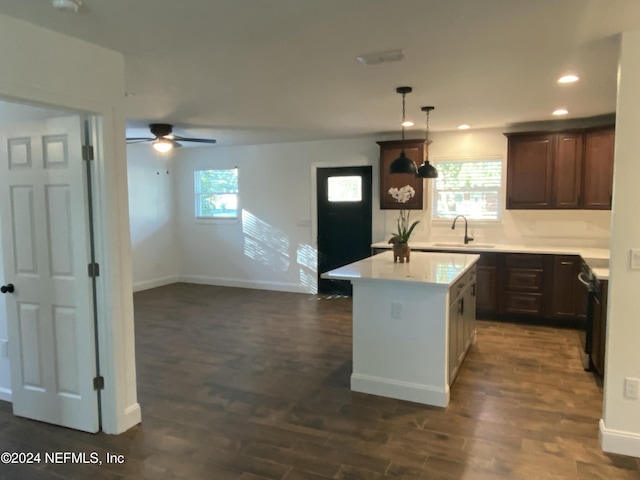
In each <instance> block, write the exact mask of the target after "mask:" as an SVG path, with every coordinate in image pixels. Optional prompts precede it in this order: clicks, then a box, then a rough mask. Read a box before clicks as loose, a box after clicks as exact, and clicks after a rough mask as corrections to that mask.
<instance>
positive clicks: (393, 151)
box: [377, 140, 426, 210]
mask: <svg viewBox="0 0 640 480" xmlns="http://www.w3.org/2000/svg"><path fill="white" fill-rule="evenodd" d="M377 143H378V145H380V208H381V209H382V210H385V209H386V210H391V209H395V210H422V208H423V204H424V192H423V187H424V179H422V178H416V177H415V176H414V175H409V174H404V173H396V174H393V175H390V174H389V165H391V162H393V161H394V160H395V159H396V158H398V157H399V156H400V152H401V151H402V147H403V145H404V152H405V154H406V155H407V157H409V158H410V159H411V160H413V161H414V162H415V164H416V167H419V166H420V165H422V163H423V162H424V158H425V154H426V148H425V143H424V140H405V141H404V144H403V142H402V141H401V140H392V141H388V142H377ZM405 185H411V186H412V187H413V189H414V190H415V191H416V194H415V196H414V197H413V198H411V199H409V201H408V202H407V203H399V202H397V201H396V200H395V199H394V198H393V197H392V196H391V195H390V194H389V189H390V188H393V187H395V188H401V187H404V186H405Z"/></svg>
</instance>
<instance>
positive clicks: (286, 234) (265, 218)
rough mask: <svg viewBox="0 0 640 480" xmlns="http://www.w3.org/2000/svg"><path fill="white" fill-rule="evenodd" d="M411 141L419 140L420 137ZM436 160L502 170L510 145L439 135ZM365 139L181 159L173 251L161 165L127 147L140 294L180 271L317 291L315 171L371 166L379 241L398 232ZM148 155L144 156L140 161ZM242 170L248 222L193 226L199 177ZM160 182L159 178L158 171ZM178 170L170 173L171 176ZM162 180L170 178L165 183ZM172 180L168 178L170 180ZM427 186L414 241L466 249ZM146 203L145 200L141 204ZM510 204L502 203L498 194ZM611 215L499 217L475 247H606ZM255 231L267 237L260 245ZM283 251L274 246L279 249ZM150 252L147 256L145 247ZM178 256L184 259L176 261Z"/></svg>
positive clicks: (494, 136) (471, 135)
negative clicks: (311, 261) (439, 218)
mask: <svg viewBox="0 0 640 480" xmlns="http://www.w3.org/2000/svg"><path fill="white" fill-rule="evenodd" d="M414 136H415V135H414ZM432 138H433V143H432V145H431V148H430V157H431V159H432V160H435V161H436V162H437V161H438V159H448V158H478V157H489V156H492V157H497V158H501V159H502V160H503V162H504V163H505V170H506V158H507V139H506V137H505V136H504V135H503V132H502V131H501V130H481V131H470V132H457V131H456V132H445V133H434V134H433V135H432ZM376 140H386V138H375V137H363V138H354V139H343V140H325V141H315V142H300V143H283V144H271V145H254V146H244V147H220V146H215V147H196V148H182V149H180V150H177V151H175V153H174V154H173V158H172V159H171V160H170V161H169V165H171V167H172V168H173V169H174V170H175V172H176V176H175V180H176V185H175V195H176V198H177V205H176V211H175V213H176V215H177V219H176V220H175V225H176V228H177V232H176V236H175V237H174V242H173V243H172V237H171V232H170V231H169V228H168V226H169V225H171V220H170V219H168V218H167V214H168V211H169V209H170V207H169V206H168V205H164V206H160V205H159V203H158V201H157V200H156V199H158V198H159V197H162V196H163V195H168V194H170V192H171V188H172V187H171V184H170V182H169V181H163V180H162V179H158V178H154V176H156V177H157V175H156V171H157V170H158V169H157V168H156V167H158V165H159V164H161V162H160V163H158V160H157V159H156V157H155V156H154V155H153V154H152V153H150V152H151V151H152V149H151V148H150V147H149V145H141V146H129V150H128V152H129V169H130V176H131V179H130V192H131V193H132V195H134V196H135V200H134V199H133V198H134V197H133V196H132V201H131V207H130V209H131V220H132V225H131V231H132V236H133V248H134V279H135V281H136V285H137V286H139V287H140V288H147V287H148V286H154V285H160V284H163V283H171V281H172V280H171V279H172V278H173V275H174V273H175V272H177V274H178V275H179V278H180V279H181V280H182V281H186V282H194V283H208V284H216V285H229V286H239V287H249V288H264V289H273V290H286V291H296V292H315V286H314V285H312V284H310V282H309V278H310V277H313V276H315V275H316V272H315V271H312V270H311V269H309V268H308V266H307V265H305V263H306V262H305V261H303V260H302V259H301V258H300V257H301V255H300V252H301V251H302V252H303V255H302V256H304V257H305V258H306V257H307V256H308V255H307V253H308V252H314V251H315V246H316V243H315V237H316V232H315V220H316V219H315V211H314V210H315V208H316V207H315V198H314V197H315V185H314V179H315V177H314V167H322V166H340V165H372V166H373V196H374V198H373V210H374V211H373V241H374V242H378V241H385V240H387V239H388V237H389V233H390V232H391V231H392V230H393V228H394V227H395V223H396V217H397V211H381V210H380V209H379V202H378V198H379V171H378V168H379V167H378V165H379V163H378V158H379V147H378V145H377V144H376ZM145 149H146V154H145V153H144V152H145ZM236 166H237V167H238V168H239V186H240V202H241V204H240V208H241V209H242V211H243V212H244V220H243V221H238V222H224V223H212V222H207V221H197V220H195V219H194V217H193V208H194V199H193V185H194V180H193V173H194V171H195V170H199V169H208V168H233V167H236ZM159 171H160V173H161V175H160V176H161V177H162V174H163V172H162V170H159ZM172 175H173V170H171V175H169V176H170V177H171V176H172ZM165 176H166V175H165ZM165 180H168V179H165ZM432 182H433V181H432V180H426V181H425V184H426V189H425V205H426V208H425V210H424V211H422V212H413V218H415V219H421V223H420V224H419V225H418V227H417V229H416V231H415V233H414V237H413V238H414V240H424V241H434V240H436V241H437V240H456V241H457V240H460V239H461V235H462V232H461V231H460V230H455V231H452V230H451V228H450V222H439V223H434V224H432V223H431V220H430V215H431V213H430V212H431V204H432V198H431V193H432V189H431V183H432ZM141 196H144V197H145V198H140V197H141ZM502 198H504V194H503V195H502ZM503 207H504V206H503ZM610 217H611V214H610V212H609V211H593V210H591V211H587V210H582V211H580V210H578V211H567V210H564V211H516V210H506V209H504V208H503V210H502V221H501V222H497V223H488V222H485V223H480V222H470V228H471V229H472V230H473V232H474V235H475V238H476V240H477V241H478V242H490V243H497V242H502V243H517V244H526V245H532V244H556V245H562V244H570V245H579V246H593V247H605V248H606V247H608V244H609V236H610V235H609V226H610ZM256 231H258V232H260V233H259V236H260V237H261V238H256V235H255V232H256ZM273 240H275V241H277V242H280V243H279V245H280V247H277V248H276V247H275V246H274V245H275V243H276V242H275V241H273ZM147 245H148V248H147ZM174 249H178V250H179V254H178V255H176V254H175V252H174Z"/></svg>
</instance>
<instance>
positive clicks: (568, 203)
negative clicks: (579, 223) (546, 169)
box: [553, 133, 583, 209]
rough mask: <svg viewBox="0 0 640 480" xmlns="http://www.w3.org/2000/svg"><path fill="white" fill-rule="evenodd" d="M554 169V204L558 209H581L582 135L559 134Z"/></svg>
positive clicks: (556, 139)
mask: <svg viewBox="0 0 640 480" xmlns="http://www.w3.org/2000/svg"><path fill="white" fill-rule="evenodd" d="M555 141H556V158H555V162H554V168H553V173H554V175H553V182H554V183H553V195H554V198H553V204H554V205H555V207H556V208H563V209H564V208H567V209H570V208H580V206H581V205H580V202H581V195H582V142H583V137H582V134H579V133H566V134H559V135H557V136H556V138H555Z"/></svg>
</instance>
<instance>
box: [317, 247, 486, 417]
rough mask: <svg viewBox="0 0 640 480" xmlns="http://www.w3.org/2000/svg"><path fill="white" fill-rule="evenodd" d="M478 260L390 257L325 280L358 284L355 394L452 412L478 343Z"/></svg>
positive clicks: (346, 269) (419, 254) (355, 297)
mask: <svg viewBox="0 0 640 480" xmlns="http://www.w3.org/2000/svg"><path fill="white" fill-rule="evenodd" d="M478 259H479V255H473V254H456V253H426V252H412V253H411V261H410V262H409V263H394V262H393V254H392V252H383V253H380V254H378V255H374V256H372V257H369V258H365V259H363V260H360V261H358V262H355V263H352V264H349V265H345V266H343V267H340V268H337V269H335V270H331V271H330V272H326V273H324V274H322V276H323V278H327V279H337V280H349V281H351V283H352V285H353V372H352V374H351V390H353V391H356V392H362V393H369V394H374V395H381V396H385V397H391V398H398V399H401V400H409V401H413V402H418V403H424V404H428V405H436V406H440V407H445V406H447V404H448V403H449V388H450V386H451V384H452V383H453V381H454V379H455V377H456V375H457V373H458V370H459V368H460V366H461V364H462V361H463V359H464V357H465V354H466V352H467V350H468V348H469V346H470V345H471V344H472V343H473V341H474V339H475V263H476V262H477V261H478Z"/></svg>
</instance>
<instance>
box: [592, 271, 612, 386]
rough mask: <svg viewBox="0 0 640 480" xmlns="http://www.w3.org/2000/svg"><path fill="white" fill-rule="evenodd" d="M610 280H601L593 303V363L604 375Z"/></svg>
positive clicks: (597, 370)
mask: <svg viewBox="0 0 640 480" xmlns="http://www.w3.org/2000/svg"><path fill="white" fill-rule="evenodd" d="M608 291H609V282H608V281H606V280H603V281H600V286H599V288H598V293H597V294H596V296H595V298H594V303H593V337H592V339H591V363H592V364H593V368H594V369H595V370H596V372H598V373H599V374H600V375H604V358H605V349H606V340H607V297H608Z"/></svg>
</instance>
